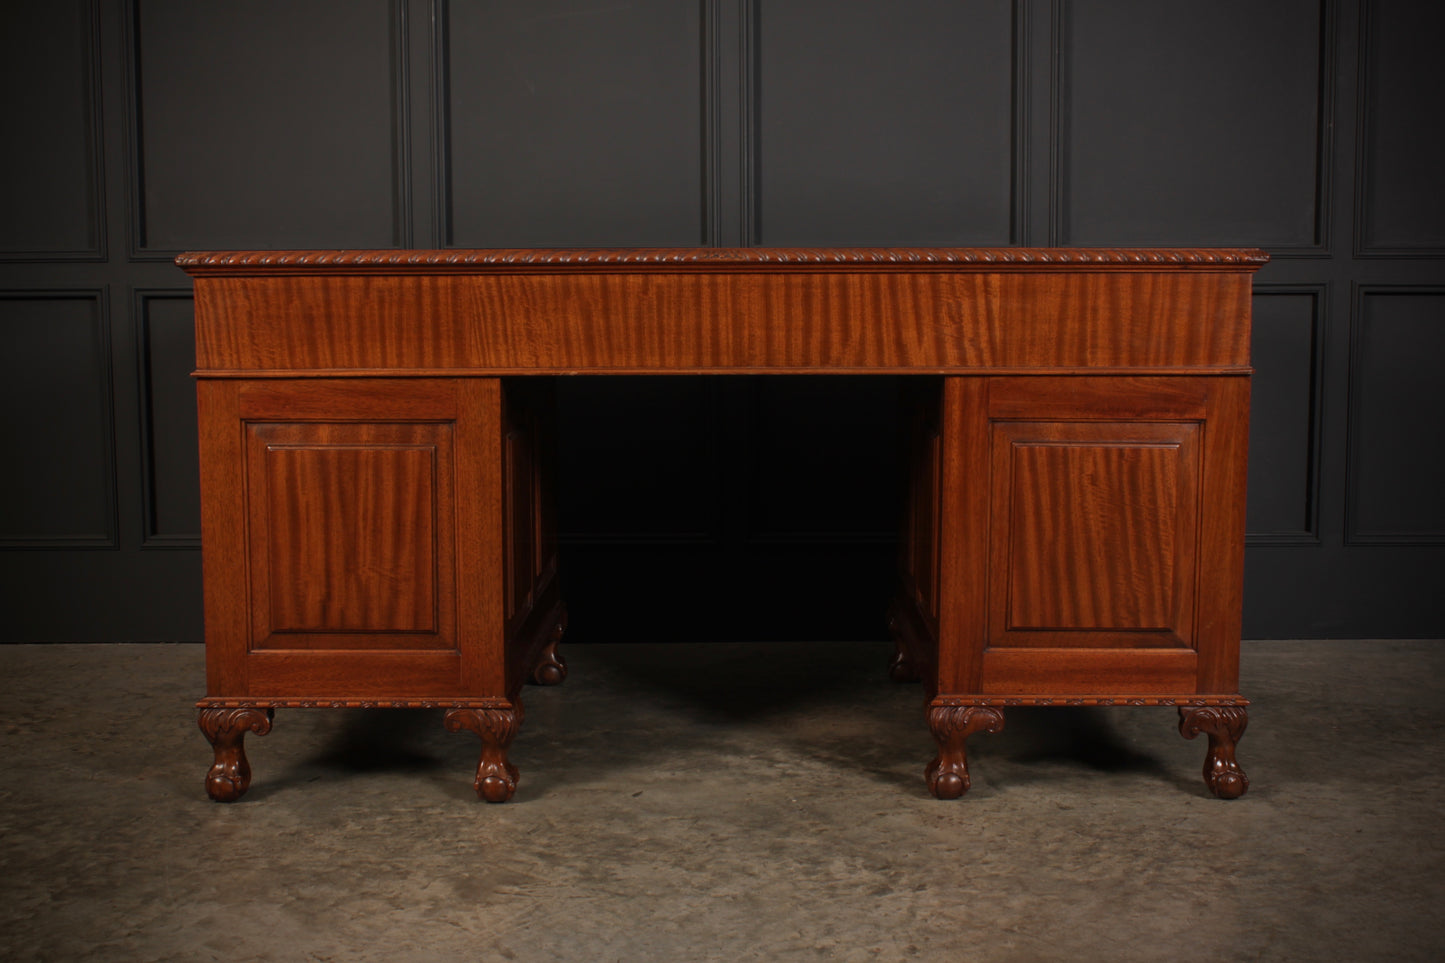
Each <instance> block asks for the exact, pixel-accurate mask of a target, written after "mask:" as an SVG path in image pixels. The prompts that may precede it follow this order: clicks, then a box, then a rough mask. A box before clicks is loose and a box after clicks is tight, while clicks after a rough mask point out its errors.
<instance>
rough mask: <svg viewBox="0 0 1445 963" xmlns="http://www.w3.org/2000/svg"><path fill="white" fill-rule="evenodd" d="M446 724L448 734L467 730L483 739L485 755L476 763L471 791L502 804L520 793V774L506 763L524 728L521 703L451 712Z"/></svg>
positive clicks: (488, 800)
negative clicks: (512, 705)
mask: <svg viewBox="0 0 1445 963" xmlns="http://www.w3.org/2000/svg"><path fill="white" fill-rule="evenodd" d="M443 724H444V725H445V726H446V728H447V731H448V732H461V731H462V730H463V729H466V730H468V731H471V732H475V733H476V734H477V735H478V736H480V737H481V740H482V756H481V759H480V761H478V763H477V777H476V779H475V780H473V782H472V788H474V789H475V790H476V791H477V797H478V798H479V799H483V800H485V801H487V802H490V803H502V802H506V801H507V800H508V799H511V798H512V794H513V793H514V792H516V791H517V780H518V779H519V778H520V774H519V773H518V771H517V767H516V766H514V765H512V764H511V763H510V762H508V761H507V748H508V747H509V746H511V744H512V740H513V739H515V738H516V737H517V730H518V729H519V728H520V727H521V725H522V712H521V703H517V708H516V709H496V708H477V709H465V708H464V709H448V710H447V714H446V717H445V718H444V719H443Z"/></svg>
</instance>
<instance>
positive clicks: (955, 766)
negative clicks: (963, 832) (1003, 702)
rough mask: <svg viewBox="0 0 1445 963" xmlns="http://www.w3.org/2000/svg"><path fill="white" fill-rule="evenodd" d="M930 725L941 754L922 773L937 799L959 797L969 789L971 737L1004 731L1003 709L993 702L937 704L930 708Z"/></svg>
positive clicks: (930, 790) (929, 789)
mask: <svg viewBox="0 0 1445 963" xmlns="http://www.w3.org/2000/svg"><path fill="white" fill-rule="evenodd" d="M928 728H929V729H930V730H932V732H933V739H934V741H935V742H937V743H938V755H937V756H936V757H934V760H933V761H932V762H930V763H929V764H928V768H927V769H925V770H924V772H923V776H924V778H925V779H926V780H927V781H928V791H929V792H931V793H932V794H933V796H934V798H935V799H957V798H959V797H960V796H962V795H963V794H964V793H966V792H968V788H969V786H970V781H969V778H968V749H967V744H968V737H969V736H971V735H973V734H974V733H976V732H988V733H998V732H1002V731H1003V711H1002V710H1000V709H996V708H994V707H993V706H934V707H932V708H930V709H929V710H928Z"/></svg>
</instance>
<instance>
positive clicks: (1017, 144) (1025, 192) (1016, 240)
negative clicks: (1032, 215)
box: [1008, 0, 1033, 245]
mask: <svg viewBox="0 0 1445 963" xmlns="http://www.w3.org/2000/svg"><path fill="white" fill-rule="evenodd" d="M1029 40H1030V30H1029V0H1013V68H1014V70H1013V74H1014V76H1013V89H1012V91H1011V96H1012V98H1013V103H1012V105H1011V108H1012V109H1011V111H1010V112H1011V113H1012V114H1013V143H1012V144H1011V145H1010V147H1011V152H1012V154H1013V156H1012V158H1011V163H1012V168H1013V185H1012V188H1013V197H1012V199H1011V203H1010V204H1009V228H1008V242H1009V243H1010V244H1025V245H1026V244H1028V232H1029V200H1030V197H1031V192H1030V190H1029V154H1030V151H1029V118H1030V114H1031V110H1030V108H1031V106H1032V103H1033V96H1032V84H1031V83H1030V80H1031V78H1032V76H1033V75H1032V73H1031V72H1030V62H1031V59H1032V58H1031V57H1030V56H1029V50H1030V49H1031V47H1032V44H1031V43H1030V42H1029Z"/></svg>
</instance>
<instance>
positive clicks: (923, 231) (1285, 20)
mask: <svg viewBox="0 0 1445 963" xmlns="http://www.w3.org/2000/svg"><path fill="white" fill-rule="evenodd" d="M1442 33H1445V5H1442V4H1436V3H1433V2H1423V0H1416V2H1412V0H1273V2H1270V3H1244V2H1224V3H1209V4H1202V3H1184V2H1180V3H1160V2H1157V0H1013V2H1009V0H967V2H965V0H901V2H897V3H888V4H881V3H877V2H873V0H846V2H841V0H829V2H824V0H813V2H805V0H691V2H689V0H631V2H628V3H602V2H582V0H532V2H527V3H519V2H495V0H487V2H482V0H475V2H466V0H450V2H447V0H348V2H345V3H342V2H340V0H266V2H259V0H258V2H253V3H247V4H201V3H194V2H192V0H53V2H47V3H5V4H3V5H0V72H3V75H4V76H3V83H4V89H5V90H6V91H7V95H6V97H5V99H4V100H3V102H0V129H3V130H4V132H5V149H4V150H3V151H0V170H3V175H4V177H3V182H0V183H3V187H0V339H3V340H0V346H3V350H0V404H3V407H4V413H3V417H0V451H4V452H5V467H4V470H3V471H0V602H3V604H0V612H3V617H0V637H3V638H4V639H7V640H12V641H22V640H37V641H43V640H63V639H86V640H125V639H196V638H199V637H200V592H199V584H200V571H199V569H200V565H199V553H198V551H197V548H198V545H197V540H198V537H197V528H198V523H197V516H198V498H197V491H196V470H195V460H196V444H195V406H194V401H193V389H192V385H191V382H190V378H189V371H190V368H191V366H192V362H193V358H192V355H193V340H192V334H191V302H190V295H189V286H188V283H187V280H186V278H185V276H184V275H183V274H181V272H179V271H178V270H177V269H176V268H175V267H174V266H172V265H171V264H170V263H169V262H170V259H171V258H172V257H173V256H174V254H175V253H176V252H178V251H180V250H185V249H215V248H280V247H448V246H454V247H488V246H543V245H548V246H551V245H604V246H615V245H827V244H840V245H842V244H847V245H853V244H900V245H907V244H914V245H1007V244H1027V245H1101V246H1110V245H1251V246H1261V247H1265V248H1267V249H1269V250H1270V251H1271V252H1272V253H1273V254H1274V256H1275V260H1274V261H1273V262H1272V263H1271V264H1270V265H1269V266H1267V267H1266V268H1265V269H1264V270H1263V271H1261V273H1260V274H1259V277H1258V288H1257V296H1256V298H1255V309H1256V333H1255V343H1254V355H1255V364H1256V367H1257V370H1258V375H1257V377H1256V381H1255V398H1254V407H1253V419H1254V420H1253V429H1252V433H1251V438H1250V459H1251V466H1250V490H1249V528H1250V536H1249V540H1250V547H1249V555H1248V566H1247V583H1248V584H1247V592H1246V634H1247V635H1249V636H1252V637H1261V636H1305V637H1309V636H1440V635H1442V634H1445V603H1442V597H1445V593H1442V592H1441V591H1440V586H1441V585H1442V584H1445V507H1442V505H1445V502H1442V499H1441V497H1440V492H1441V491H1442V490H1445V430H1442V429H1441V427H1440V426H1441V425H1442V424H1445V379H1442V378H1441V377H1440V375H1439V371H1440V361H1439V359H1440V358H1441V357H1442V356H1445V189H1442V179H1441V176H1440V172H1441V171H1442V170H1445V134H1442V127H1441V125H1440V123H1439V104H1440V103H1441V102H1442V100H1445V68H1442V66H1441V61H1440V60H1439V57H1438V52H1437V47H1438V37H1439V36H1441V35H1442ZM895 388H896V384H895V383H893V382H892V380H891V379H871V380H870V379H841V380H836V381H835V380H832V379H814V380H810V379H798V378H778V379H771V378H709V379H686V378H658V379H601V380H589V379H578V380H569V381H566V382H565V383H564V385H563V389H564V390H563V394H562V404H563V411H562V425H561V430H562V439H561V444H562V450H561V457H560V464H561V467H562V470H563V491H562V508H563V527H564V530H565V532H566V542H565V551H566V557H567V563H568V575H569V579H568V592H569V595H570V597H571V603H572V606H573V610H574V630H575V635H576V637H577V638H580V639H588V638H591V639H608V638H653V639H669V638H676V639H711V638H834V637H855V638H857V637H875V636H881V635H882V624H881V618H880V613H881V610H882V608H883V604H884V601H885V599H886V595H887V580H888V577H889V570H890V566H891V553H892V551H893V546H892V542H891V537H892V536H891V530H892V523H893V518H894V512H895V511H896V502H897V496H898V487H899V486H898V478H897V472H898V464H899V458H898V454H897V451H896V447H895V446H896V439H895V436H894V432H893V430H892V417H893V407H892V405H893V400H892V399H893V397H894V390H895ZM644 593H645V594H644Z"/></svg>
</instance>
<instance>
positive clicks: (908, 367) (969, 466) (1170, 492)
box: [177, 248, 1266, 802]
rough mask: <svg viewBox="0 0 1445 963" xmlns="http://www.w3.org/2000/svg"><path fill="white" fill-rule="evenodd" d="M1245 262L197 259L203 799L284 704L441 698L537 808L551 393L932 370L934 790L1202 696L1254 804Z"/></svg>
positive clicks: (505, 787) (998, 252)
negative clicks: (1114, 719) (1025, 709)
mask: <svg viewBox="0 0 1445 963" xmlns="http://www.w3.org/2000/svg"><path fill="white" fill-rule="evenodd" d="M1265 260H1266V257H1265V255H1264V254H1263V253H1261V252H1259V251H1250V250H1155V249H1150V250H1085V249H1054V250H1044V249H1025V248H1004V249H806V250H803V249H786V250H773V249H743V250H728V249H696V250H682V249H676V250H674V249H655V250H630V251H615V250H606V251H532V250H516V251H270V252H260V251H258V252H231V253H208V254H186V255H182V256H181V257H179V258H177V263H178V264H180V265H181V266H182V267H183V268H185V269H186V271H187V272H188V273H190V274H191V275H192V276H193V277H195V279H196V284H195V298H196V301H195V303H196V345H197V368H198V370H197V372H196V375H197V378H198V386H197V391H198V398H199V405H200V437H201V476H202V545H203V556H204V565H205V598H206V646H207V690H208V691H207V696H206V698H205V699H203V700H202V701H201V702H200V704H199V705H200V710H201V714H200V723H201V728H202V729H203V730H204V732H205V733H206V735H207V737H208V738H209V739H210V740H211V742H212V744H213V745H214V747H215V765H214V766H213V767H212V771H211V774H210V775H209V776H208V779H207V788H208V791H209V792H210V794H211V796H212V797H213V798H216V799H223V800H232V799H236V798H238V797H239V796H240V795H241V794H242V793H243V792H245V789H246V787H247V785H248V784H249V781H250V767H249V764H248V763H247V760H246V756H245V752H244V749H243V746H242V741H243V738H244V735H245V733H246V732H247V731H250V732H255V733H257V734H264V733H265V732H266V731H268V730H269V728H270V725H271V713H272V711H273V710H274V709H275V708H277V707H300V706H340V705H392V706H445V707H446V708H447V710H448V711H447V715H446V725H447V727H448V728H449V729H450V730H452V731H460V730H463V729H465V730H469V731H472V732H474V733H476V734H477V735H478V736H479V737H480V739H481V741H482V753H481V761H480V763H479V767H478V771H477V776H476V789H477V792H478V794H479V795H480V796H481V797H482V798H484V799H487V800H489V801H493V802H499V801H503V800H506V799H508V798H510V797H511V795H512V793H513V791H514V790H515V787H516V784H517V779H518V772H517V769H516V767H515V766H514V765H513V764H512V763H511V762H510V761H509V759H508V757H507V753H508V748H509V746H510V744H511V742H512V739H513V738H514V737H515V735H516V733H517V730H518V727H519V726H520V724H521V721H522V703H521V699H520V691H521V687H522V685H523V684H524V683H526V682H535V683H540V684H555V683H558V682H561V681H562V679H563V678H565V676H566V663H565V662H564V660H563V659H562V657H561V655H560V654H559V653H558V651H557V644H558V641H559V640H560V638H561V636H562V633H563V631H564V629H565V626H566V609H565V607H564V605H563V603H562V599H561V597H560V594H559V592H558V579H557V571H558V570H557V554H556V530H555V520H554V519H555V513H554V510H553V506H552V498H553V491H554V486H553V484H552V473H553V470H554V469H553V462H552V456H551V454H550V452H551V439H552V437H553V434H554V424H553V411H552V409H553V399H552V392H553V385H554V379H553V378H551V377H546V376H554V375H566V374H574V373H586V374H651V373H656V374H688V373H695V374H704V373H752V374H758V373H816V374H829V373H854V374H856V373H875V374H885V373H891V374H907V375H914V376H918V377H911V378H907V379H904V381H903V384H904V393H905V401H906V404H905V406H904V407H905V410H906V411H907V412H908V423H907V425H906V426H904V427H905V430H906V431H907V433H908V435H909V437H910V438H911V447H912V451H913V455H912V462H913V471H912V482H911V487H910V498H909V507H908V516H907V518H906V520H905V524H904V535H903V540H902V544H901V553H900V571H901V575H902V578H901V583H900V589H899V593H898V596H897V599H896V601H895V603H894V605H893V609H892V612H891V616H890V624H891V625H892V628H893V632H894V636H895V639H896V641H897V654H896V657H895V659H894V662H893V665H892V667H891V670H890V671H891V674H892V675H893V677H894V678H895V679H898V680H900V681H908V680H921V681H922V682H923V683H924V685H925V688H926V691H927V693H928V699H929V708H928V713H927V717H928V723H929V726H930V727H931V729H932V731H933V734H934V737H935V739H936V741H937V743H938V748H939V754H938V756H937V758H935V759H934V760H933V762H932V763H930V764H929V766H928V767H927V770H926V776H927V783H928V786H929V788H930V789H931V791H932V792H933V793H934V794H935V795H937V796H939V797H940V798H953V797H956V796H959V795H962V794H963V793H964V792H965V791H966V790H967V789H968V786H969V774H968V766H967V758H966V752H965V743H966V740H967V739H968V737H969V736H970V735H972V734H974V733H976V732H980V731H982V732H997V731H999V730H1000V729H1001V728H1002V726H1003V707H1005V706H1009V705H1059V704H1082V705H1090V704H1106V705H1174V706H1178V707H1179V709H1180V714H1181V723H1180V728H1181V732H1182V733H1183V734H1184V735H1186V736H1189V737H1192V736H1194V735H1196V734H1197V733H1199V732H1204V733H1206V734H1207V735H1208V736H1209V750H1208V760H1207V761H1206V764H1205V778H1206V784H1207V785H1208V786H1209V788H1210V789H1211V790H1212V791H1214V792H1215V793H1216V794H1217V795H1220V796H1224V797H1233V796H1238V795H1240V794H1241V793H1243V792H1244V789H1245V787H1246V786H1247V785H1248V782H1247V780H1246V779H1245V777H1244V773H1243V772H1242V771H1241V770H1240V769H1239V766H1238V764H1237V762H1236V761H1235V758H1234V746H1235V743H1236V742H1237V741H1238V739H1239V737H1240V736H1241V735H1242V734H1243V732H1244V728H1245V724H1246V709H1245V706H1246V705H1247V701H1246V700H1244V699H1243V698H1241V697H1240V695H1239V694H1238V652H1239V624H1240V605H1241V598H1240V595H1241V586H1242V566H1243V532H1244V469H1245V450H1246V443H1247V438H1248V408H1249V379H1248V375H1249V370H1250V369H1249V342H1250V315H1249V298H1250V282H1251V275H1252V273H1253V272H1254V271H1255V270H1256V269H1257V268H1258V267H1259V266H1260V265H1261V264H1262V263H1264V261H1265Z"/></svg>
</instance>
